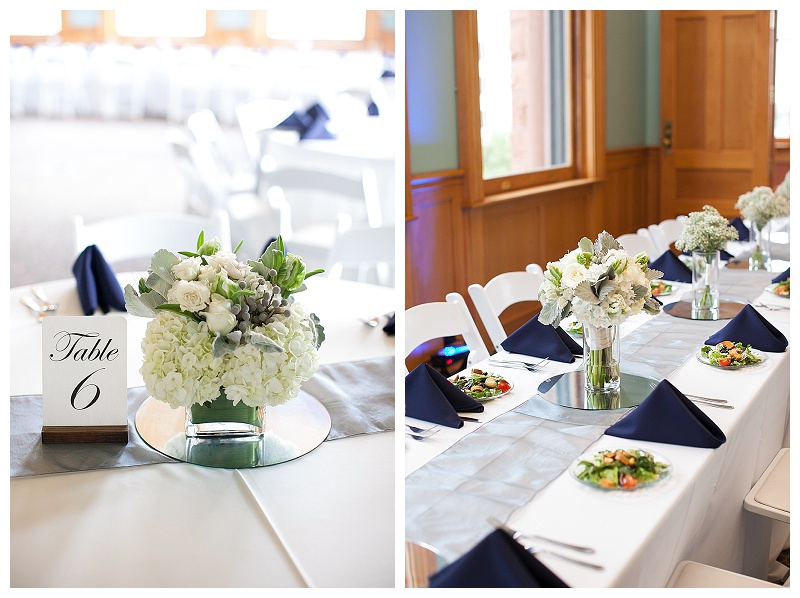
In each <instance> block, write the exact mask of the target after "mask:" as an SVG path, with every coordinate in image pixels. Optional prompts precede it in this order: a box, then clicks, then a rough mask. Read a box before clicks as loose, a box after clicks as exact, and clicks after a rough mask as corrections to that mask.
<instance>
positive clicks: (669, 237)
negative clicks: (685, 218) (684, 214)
mask: <svg viewBox="0 0 800 598" xmlns="http://www.w3.org/2000/svg"><path fill="white" fill-rule="evenodd" d="M656 227H657V229H658V232H659V233H660V234H661V239H660V240H661V242H662V243H663V244H666V249H664V251H666V250H667V249H669V246H670V244H671V243H674V242H675V241H677V240H678V237H680V236H681V232H683V222H682V221H681V219H680V218H669V219H667V220H662V221H661V222H659V223H658V224H657V225H656ZM662 253H663V252H662Z"/></svg>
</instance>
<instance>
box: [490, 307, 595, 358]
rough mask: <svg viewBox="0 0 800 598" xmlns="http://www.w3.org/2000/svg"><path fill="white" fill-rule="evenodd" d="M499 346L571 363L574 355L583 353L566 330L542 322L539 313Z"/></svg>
mask: <svg viewBox="0 0 800 598" xmlns="http://www.w3.org/2000/svg"><path fill="white" fill-rule="evenodd" d="M500 346H501V347H503V349H505V350H506V351H508V352H509V353H519V354H520V355H530V356H531V357H542V358H544V357H549V358H550V359H552V360H553V361H561V362H564V363H572V362H573V361H575V355H583V347H582V346H580V345H579V344H578V343H576V342H575V340H574V339H573V338H572V337H571V336H570V335H569V333H568V332H567V331H566V330H564V329H563V328H561V327H560V326H549V325H547V324H542V323H541V322H540V321H539V314H536V315H535V316H534V317H533V318H531V319H530V320H528V321H527V322H526V323H525V324H523V325H522V326H520V327H519V328H517V330H515V331H514V332H512V333H511V334H510V335H509V336H508V338H506V340H504V341H503V342H502V343H500Z"/></svg>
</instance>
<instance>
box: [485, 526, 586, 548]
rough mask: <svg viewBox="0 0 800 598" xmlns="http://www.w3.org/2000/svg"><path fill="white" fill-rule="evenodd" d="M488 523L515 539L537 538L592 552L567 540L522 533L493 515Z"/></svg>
mask: <svg viewBox="0 0 800 598" xmlns="http://www.w3.org/2000/svg"><path fill="white" fill-rule="evenodd" d="M489 523H491V524H492V525H493V526H495V527H496V528H498V529H501V530H503V531H504V532H506V533H507V534H509V535H510V536H511V537H512V538H514V539H515V540H516V539H517V538H538V539H539V540H544V541H545V542H550V543H551V544H558V545H559V546H563V547H564V548H570V549H572V550H577V551H578V552H583V553H586V554H594V548H590V547H589V546H579V545H577V544H569V543H568V542H562V541H561V540H553V539H552V538H545V537H544V536H540V535H538V534H524V533H522V532H521V531H519V530H515V529H512V528H510V527H508V526H507V525H506V524H505V523H503V522H502V521H500V520H499V519H496V518H495V517H489Z"/></svg>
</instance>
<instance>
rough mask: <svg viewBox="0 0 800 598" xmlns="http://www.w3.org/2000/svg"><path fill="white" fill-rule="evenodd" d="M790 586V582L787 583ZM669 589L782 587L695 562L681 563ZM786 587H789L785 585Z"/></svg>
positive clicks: (671, 579)
mask: <svg viewBox="0 0 800 598" xmlns="http://www.w3.org/2000/svg"><path fill="white" fill-rule="evenodd" d="M786 583H787V584H788V580H787V582H786ZM667 587H668V588H780V587H781V586H779V585H777V584H774V583H770V582H768V581H764V580H763V579H756V578H755V577H748V576H747V575H742V574H741V573H734V572H733V571H727V570H725V569H719V568H717V567H712V566H711V565H704V564H702V563H697V562H695V561H681V562H680V563H678V566H677V567H675V571H674V572H673V574H672V577H670V580H669V582H667ZM784 587H788V586H787V585H784Z"/></svg>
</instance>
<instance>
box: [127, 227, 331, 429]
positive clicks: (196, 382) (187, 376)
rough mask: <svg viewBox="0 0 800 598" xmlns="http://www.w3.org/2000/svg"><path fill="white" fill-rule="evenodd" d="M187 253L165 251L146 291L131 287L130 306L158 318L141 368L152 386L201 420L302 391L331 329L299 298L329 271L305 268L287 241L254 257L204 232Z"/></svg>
mask: <svg viewBox="0 0 800 598" xmlns="http://www.w3.org/2000/svg"><path fill="white" fill-rule="evenodd" d="M237 250H238V247H237ZM179 253H180V255H176V254H174V253H171V252H170V251H167V250H166V249H161V250H159V251H157V252H156V253H155V255H154V256H153V258H152V263H151V266H150V270H149V272H148V276H147V278H143V279H141V280H140V281H139V288H138V290H137V289H134V288H133V287H132V286H131V285H128V286H127V287H126V288H125V304H126V308H127V310H128V312H129V313H131V314H133V315H137V316H144V317H150V318H153V319H152V320H151V321H150V322H149V323H148V325H147V332H146V334H145V338H144V340H143V341H142V351H143V353H144V363H143V365H142V368H141V370H140V371H141V373H142V376H143V378H144V382H145V386H146V387H147V390H148V392H149V393H150V394H151V395H152V396H153V397H154V398H156V399H158V400H160V401H163V402H165V403H167V404H168V405H169V406H170V407H172V408H173V409H175V408H178V407H186V408H187V416H188V415H189V413H188V412H189V411H190V410H191V412H192V413H193V414H194V418H195V421H196V420H197V419H198V418H201V417H202V416H203V415H204V414H203V412H202V410H200V409H198V408H199V407H200V406H202V407H205V408H207V409H208V408H212V407H219V406H220V405H224V406H225V407H226V408H227V409H228V410H229V411H230V410H233V411H236V410H237V409H239V410H244V411H248V410H249V409H259V408H260V409H262V410H263V407H264V406H265V405H270V406H275V405H280V404H282V403H285V402H287V401H289V400H291V399H293V398H295V397H296V396H297V395H298V393H299V391H300V384H301V383H302V382H304V381H306V380H308V379H309V378H311V376H312V375H313V374H314V372H315V371H316V369H317V365H318V363H317V362H318V356H317V349H318V348H319V346H320V344H321V343H322V341H323V339H324V334H323V330H322V327H321V326H320V324H319V320H318V318H317V317H316V316H315V315H314V314H313V313H309V312H307V311H306V310H305V308H304V307H303V306H302V305H301V304H300V303H299V302H298V301H296V300H295V296H294V295H295V293H298V292H300V291H303V290H304V289H305V288H306V287H305V284H304V280H305V279H306V278H308V277H310V276H313V275H314V274H318V273H319V272H321V270H314V271H313V272H306V267H305V264H304V262H303V260H302V259H301V258H300V257H298V256H296V255H292V254H291V253H288V252H287V251H286V249H285V248H284V245H283V241H282V239H281V238H278V239H277V240H276V241H275V242H273V243H272V244H270V245H269V247H268V248H267V250H266V251H265V252H264V254H263V255H262V256H261V258H260V259H259V260H257V261H253V260H250V261H248V262H247V263H244V262H240V261H238V260H237V259H236V252H235V251H234V252H230V251H223V250H222V249H221V247H220V243H219V241H218V240H217V239H216V238H215V239H212V240H211V241H208V242H205V241H204V236H203V233H201V234H200V237H199V238H198V241H197V248H196V250H195V251H187V252H179ZM228 415H230V413H229V414H228ZM205 416H206V417H207V418H208V417H212V418H213V415H212V414H210V413H209V414H205ZM187 422H188V419H187ZM187 429H188V425H187Z"/></svg>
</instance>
